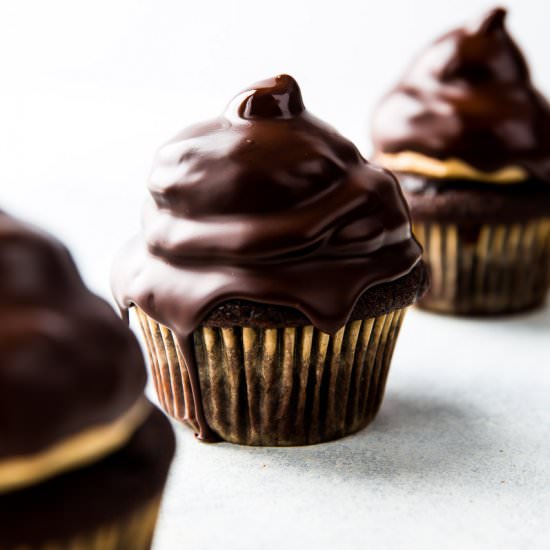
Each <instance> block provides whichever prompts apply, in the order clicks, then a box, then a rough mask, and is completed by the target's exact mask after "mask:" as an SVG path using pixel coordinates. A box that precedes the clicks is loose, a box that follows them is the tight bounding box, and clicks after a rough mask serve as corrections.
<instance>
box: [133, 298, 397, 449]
mask: <svg viewBox="0 0 550 550" xmlns="http://www.w3.org/2000/svg"><path fill="white" fill-rule="evenodd" d="M136 309H137V313H138V317H139V320H140V323H141V327H142V330H143V333H144V336H145V341H146V344H147V348H148V350H149V357H150V360H151V370H152V378H153V381H154V384H155V388H156V391H157V393H158V396H159V401H160V403H161V405H162V407H163V408H164V409H165V410H166V412H167V413H168V414H170V415H171V416H173V417H175V418H177V419H179V420H180V421H182V422H185V423H187V424H189V425H191V427H193V429H195V430H196V429H197V423H196V420H195V412H194V411H195V407H194V403H193V397H192V392H191V386H190V384H189V376H188V374H187V369H186V367H185V363H184V361H183V358H182V355H181V353H180V351H179V350H178V345H177V343H176V340H175V338H174V336H173V334H172V332H171V331H170V330H169V329H167V328H166V327H164V326H162V325H160V324H159V323H157V322H156V321H154V320H153V319H151V318H150V317H148V316H147V315H146V314H145V313H144V312H143V311H141V310H139V309H138V308H136ZM404 313H405V309H400V310H395V311H393V312H390V313H389V314H387V315H383V316H380V317H377V318H373V319H367V320H364V321H352V322H349V323H348V324H346V325H345V326H344V327H342V328H341V329H340V330H339V331H338V332H337V333H336V334H335V335H334V336H330V335H329V334H326V333H324V332H321V331H319V330H317V329H316V328H314V327H313V326H305V327H298V328H256V327H239V326H232V327H227V328H213V327H206V326H203V327H201V328H200V329H198V330H197V331H196V332H195V333H194V352H195V360H196V363H197V367H198V370H199V377H200V386H201V394H202V406H203V409H204V413H205V416H206V420H207V422H208V424H209V426H210V428H211V429H212V430H214V432H216V433H217V434H218V435H219V436H220V437H221V438H222V439H224V440H226V441H230V442H233V443H240V444H245V445H277V446H284V445H306V444H312V443H319V442H323V441H329V440H331V439H336V438H338V437H342V436H344V435H347V434H350V433H353V432H355V431H357V430H359V429H361V428H363V427H365V426H366V425H367V424H368V423H369V422H370V421H371V420H372V419H373V418H374V417H375V415H376V413H377V412H378V409H379V407H380V404H381V402H382V398H383V395H384V388H385V385H386V379H387V376H388V369H389V366H390V361H391V357H392V354H393V349H394V346H395V341H396V339H397V336H398V334H399V329H400V327H401V322H402V320H403V316H404Z"/></svg>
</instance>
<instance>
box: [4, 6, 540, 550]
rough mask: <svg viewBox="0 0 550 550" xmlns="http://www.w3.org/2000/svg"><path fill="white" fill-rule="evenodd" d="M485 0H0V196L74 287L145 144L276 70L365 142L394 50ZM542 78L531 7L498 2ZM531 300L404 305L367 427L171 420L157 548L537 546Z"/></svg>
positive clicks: (132, 192) (99, 275) (402, 52)
mask: <svg viewBox="0 0 550 550" xmlns="http://www.w3.org/2000/svg"><path fill="white" fill-rule="evenodd" d="M492 4H493V2H490V1H479V0H463V1H462V2H461V3H460V7H456V6H457V4H456V3H452V4H451V3H450V2H441V1H440V0H430V1H427V0H416V1H415V2H409V1H407V0H400V1H397V0H394V1H390V0H383V1H376V2H367V1H365V0H361V1H351V0H340V1H338V2H320V1H317V2H297V1H296V0H278V1H277V2H272V3H262V2H258V1H257V0H256V1H252V0H247V1H244V0H238V1H233V2H230V1H228V0H225V1H219V2H213V1H210V2H207V1H204V2H183V1H177V0H174V1H171V2H170V1H158V0H156V1H152V0H149V1H137V0H117V1H112V0H96V1H94V2H86V3H85V2H78V1H77V2H75V1H74V0H70V1H69V0H67V1H63V2H61V1H58V0H50V1H48V2H43V1H39V0H36V1H30V0H25V1H21V2H9V1H7V0H6V1H2V2H0V69H1V72H0V79H1V82H0V205H1V207H3V208H6V209H8V210H10V211H12V212H14V213H17V214H20V215H22V216H24V217H26V218H28V219H30V220H33V221H34V222H36V223H38V224H40V225H42V226H43V227H46V228H48V229H50V230H52V231H54V232H55V233H56V234H57V235H59V236H60V237H61V238H62V239H63V240H64V241H65V242H67V244H68V245H69V246H70V247H71V249H72V250H73V252H74V254H75V256H76V258H77V260H78V263H79V265H80V267H81V269H82V272H83V275H84V277H85V279H86V281H87V282H88V283H89V284H90V286H91V287H92V288H93V289H94V290H96V291H98V292H99V293H101V294H103V295H104V296H106V297H107V296H109V283H108V280H109V275H108V274H109V266H110V263H111V260H112V257H113V255H114V253H115V252H116V250H117V249H118V247H119V246H120V244H121V243H122V242H123V241H124V240H125V239H126V238H127V237H128V236H129V235H130V234H132V233H133V232H134V231H135V230H136V229H137V227H138V223H139V209H140V204H141V202H142V199H143V196H144V194H145V180H146V178H147V173H148V171H149V167H150V163H151V159H152V155H153V151H154V150H155V149H156V147H157V146H159V145H160V144H161V143H162V142H163V141H165V140H167V139H168V138H169V137H170V136H171V135H173V134H174V133H175V132H176V131H177V130H178V129H179V128H181V127H182V126H185V125H187V124H189V123H191V122H195V121H197V120H201V119H203V118H207V117H211V116H215V115H216V114H217V113H218V112H220V111H221V110H222V109H223V107H224V105H225V104H226V102H227V101H228V100H229V99H230V97H231V96H232V95H233V94H234V93H235V92H237V91H238V90H240V89H241V88H243V87H244V86H246V85H247V84H249V83H251V82H254V81H256V80H259V79H262V78H265V77H267V76H270V75H273V74H276V73H279V72H289V73H291V74H293V75H294V76H296V77H297V79H298V80H299V82H300V84H301V85H302V89H303V94H304V100H305V102H306V105H307V106H308V107H309V108H310V110H311V111H312V112H314V113H315V114H317V115H318V116H320V117H321V118H324V119H325V120H327V121H329V122H330V123H331V124H333V125H334V126H336V127H337V128H338V129H339V130H340V131H341V132H342V133H344V134H345V135H347V136H349V137H350V138H352V139H353V140H354V141H356V143H357V144H358V146H359V147H360V148H361V149H362V150H364V151H366V152H367V151H368V139H367V120H368V117H369V113H370V112H371V110H372V106H373V104H374V103H375V101H376V100H377V99H378V98H379V97H380V96H381V95H382V94H383V93H384V91H385V90H386V89H387V88H388V86H390V85H391V83H392V82H393V81H394V80H395V79H396V78H397V76H398V75H399V74H400V73H401V71H402V70H403V68H404V66H405V65H406V63H407V62H408V60H409V59H410V56H411V55H412V54H413V53H414V52H415V51H417V50H418V49H419V48H420V47H422V46H423V45H424V44H425V43H426V42H427V41H429V40H430V39H431V38H432V37H435V36H436V35H438V34H439V33H441V32H443V31H444V30H446V29H447V28H449V26H452V25H455V24H458V23H460V22H462V21H463V20H464V19H466V18H468V17H470V16H472V15H476V14H477V13H479V12H481V11H482V9H484V8H485V7H487V6H490V5H492ZM506 4H507V5H509V6H510V7H511V8H512V9H511V14H510V18H509V26H510V28H511V29H512V31H513V32H514V34H515V36H516V37H517V38H518V40H519V41H520V43H521V44H522V46H523V47H524V49H525V50H526V52H527V54H528V55H529V58H530V61H531V64H532V67H533V72H534V75H535V77H536V81H537V82H538V83H539V85H540V87H541V88H542V89H543V90H545V91H546V92H547V93H549V92H550V70H549V65H548V59H547V56H548V20H549V16H550V4H549V3H548V2H547V0H539V1H536V0H529V1H525V0H515V1H509V2H506ZM452 5H455V7H452ZM549 396H550V311H549V310H548V309H546V310H544V311H541V312H535V313H533V314H531V315H527V316H520V317H515V318H511V319H504V320H500V321H471V320H460V319H458V320H457V319H449V318H445V317H437V316H432V315H428V314H422V313H419V312H411V313H410V314H409V316H408V318H407V319H406V320H405V324H404V327H403V332H402V336H401V339H400V341H399V343H398V345H397V351H396V356H395V361H394V364H393V366H392V370H391V373H390V380H389V385H388V392H387V396H386V400H385V402H384V404H383V406H382V410H381V412H380V415H379V417H378V419H377V420H376V422H375V423H374V424H373V425H372V426H371V427H370V428H368V429H367V430H366V431H364V432H362V433H361V434H358V435H356V436H353V437H350V438H347V439H344V440H342V441H341V442H336V443H330V444H326V445H320V446H317V447H310V448H301V449H247V448H240V447H235V446H230V445H225V444H222V445H213V446H209V445H202V444H199V443H197V442H195V441H194V440H193V439H192V437H191V436H190V435H189V434H187V432H184V431H181V430H180V432H179V433H180V437H179V443H180V445H179V451H178V459H177V461H176V463H175V465H174V468H173V471H172V475H171V479H170V484H169V487H168V490H167V495H166V499H165V502H164V508H163V511H162V516H161V520H160V523H159V530H158V537H157V545H156V549H157V550H173V549H176V548H190V549H207V550H210V549H212V550H214V549H218V548H227V549H231V550H232V549H236V550H240V549H243V550H247V549H250V550H252V549H254V550H257V549H266V550H279V549H280V548H285V549H294V548H301V549H305V550H308V549H315V550H328V549H329V548H331V549H332V548H334V547H336V548H343V549H347V548H350V549H356V548H357V549H359V548H361V549H362V548H373V549H384V550H385V549H393V548H407V549H412V548H421V549H422V550H429V549H432V548H433V549H438V550H440V549H441V548H445V549H454V548H456V549H460V550H464V549H470V548H473V549H476V548H479V549H482V548H483V549H487V548H495V549H496V548H498V549H508V548H509V549H514V550H515V549H523V548H525V549H529V550H538V549H541V550H542V549H544V550H546V549H547V548H549V547H550V534H549V529H548V525H549V524H550V493H549V485H550V482H549V480H550V428H549V426H550V397H549Z"/></svg>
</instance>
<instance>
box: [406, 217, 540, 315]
mask: <svg viewBox="0 0 550 550" xmlns="http://www.w3.org/2000/svg"><path fill="white" fill-rule="evenodd" d="M414 232H415V234H416V236H417V238H418V240H419V241H420V243H421V244H422V245H423V247H424V260H425V261H426V263H427V264H428V267H429V269H430V273H431V278H432V286H431V289H430V290H429V292H428V294H427V295H426V296H425V297H424V299H423V300H421V302H420V303H419V306H420V307H423V308H425V309H430V310H434V311H439V312H443V313H458V314H498V313H511V312H514V311H521V310H526V309H531V308H533V307H536V306H537V305H539V304H541V303H543V302H544V300H545V298H546V294H547V292H548V288H549V286H550V219H541V220H534V221H530V222H527V223H516V224H509V225H504V224H494V225H481V226H477V227H474V228H464V227H460V226H457V225H454V224H439V223H415V224H414Z"/></svg>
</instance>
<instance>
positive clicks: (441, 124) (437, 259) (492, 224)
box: [373, 8, 550, 314]
mask: <svg viewBox="0 0 550 550" xmlns="http://www.w3.org/2000/svg"><path fill="white" fill-rule="evenodd" d="M505 15H506V12H505V10H503V9H500V8H499V9H494V10H491V11H490V12H488V13H487V14H485V15H484V16H483V17H482V18H481V19H480V20H477V21H475V22H473V23H470V24H468V25H466V26H465V27H463V28H459V29H456V30H454V31H451V32H449V33H447V34H445V35H444V36H442V37H441V38H439V39H438V40H436V41H435V42H434V43H433V44H431V45H430V46H429V47H428V48H427V50H426V51H424V52H423V53H422V54H421V55H420V56H419V57H418V58H417V59H416V61H415V62H414V63H413V65H412V67H411V68H410V69H409V70H408V71H407V72H406V74H405V76H404V77H403V79H402V80H401V82H399V84H398V85H397V86H396V87H395V88H394V89H392V90H391V91H390V92H389V93H388V94H387V95H386V96H385V98H384V99H383V100H382V102H381V104H380V105H379V106H378V109H377V111H376V113H375V117H374V124H373V138H374V145H375V149H376V156H375V158H376V160H377V162H379V163H380V164H382V165H383V166H385V167H387V168H389V169H391V170H393V171H394V172H395V173H396V175H397V177H398V179H399V180H400V182H401V185H402V187H403V189H404V192H405V195H406V198H407V200H408V202H409V205H410V208H411V215H412V219H413V226H414V231H415V234H416V235H417V237H418V238H419V240H420V241H421V243H422V244H423V246H424V254H425V255H424V258H425V259H426V262H427V263H428V265H429V267H430V269H431V275H432V287H431V290H430V292H429V293H428V295H427V296H426V298H425V299H424V300H423V301H422V302H421V305H422V306H423V307H425V308H427V309H432V310H435V311H441V312H448V313H457V314H497V313H507V312H513V311H518V310H525V309H530V308H533V307H536V306H537V305H539V304H541V303H542V302H544V300H545V298H546V295H547V291H548V287H549V286H550V105H549V104H548V102H547V101H546V99H545V98H544V97H543V96H542V95H541V94H540V93H539V92H538V91H537V90H536V88H535V87H534V86H533V84H532V82H531V80H530V75H529V69H528V67H527V64H526V61H525V59H524V57H523V55H522V53H521V52H520V50H519V49H518V47H517V45H516V43H515V42H514V40H513V39H512V38H511V37H510V35H509V34H508V32H507V30H506V28H505V25H504V19H505Z"/></svg>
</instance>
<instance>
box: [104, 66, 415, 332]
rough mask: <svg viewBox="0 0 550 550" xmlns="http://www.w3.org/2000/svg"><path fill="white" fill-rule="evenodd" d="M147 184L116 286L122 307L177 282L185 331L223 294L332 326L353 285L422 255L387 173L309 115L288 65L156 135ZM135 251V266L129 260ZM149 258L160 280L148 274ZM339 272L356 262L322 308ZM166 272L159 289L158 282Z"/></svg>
mask: <svg viewBox="0 0 550 550" xmlns="http://www.w3.org/2000/svg"><path fill="white" fill-rule="evenodd" d="M149 189H150V193H151V197H150V199H149V200H148V201H147V202H146V205H145V209H144V214H143V235H144V241H145V243H144V244H145V247H143V248H142V251H141V253H138V252H136V253H130V254H124V253H123V254H122V255H121V260H120V261H119V262H118V264H117V268H116V270H115V271H116V272H117V273H122V274H123V276H122V277H118V276H115V293H116V295H117V297H118V298H119V301H120V302H121V305H122V306H123V307H125V306H127V305H128V304H129V303H140V302H143V301H144V300H143V297H144V296H145V295H147V296H148V297H149V298H148V300H149V301H150V302H154V303H155V304H159V302H162V301H163V298H165V297H166V295H167V294H169V295H170V296H171V297H172V296H173V295H174V293H176V294H177V301H178V308H179V311H180V312H181V316H183V317H185V319H182V318H180V319H178V322H177V323H176V324H177V326H179V327H180V328H183V327H184V326H185V330H184V332H186V333H189V332H190V331H192V330H193V329H194V328H196V326H197V325H198V323H199V322H200V317H201V315H204V314H205V313H206V311H207V309H208V308H209V307H212V306H214V305H216V303H219V302H220V301H221V300H222V299H226V298H230V297H241V298H242V297H244V298H249V299H252V300H258V301H262V302H272V301H274V302H275V303H284V304H288V305H292V306H293V307H298V308H300V309H301V310H302V312H304V313H305V314H306V315H307V316H308V317H309V318H311V319H312V320H317V321H319V322H320V323H321V325H322V326H323V327H324V328H325V329H328V330H330V331H334V330H336V329H337V328H339V326H341V325H342V324H344V323H345V321H346V316H347V315H348V314H349V310H350V309H351V308H352V307H353V303H354V302H355V300H356V299H357V297H358V295H359V294H360V293H361V292H362V291H364V290H365V289H366V288H367V287H368V286H371V285H373V284H376V283H380V282H385V281H388V280H392V279H395V278H397V277H400V276H402V275H403V274H405V273H407V272H408V271H409V270H410V269H412V267H413V266H414V265H415V264H416V262H417V261H418V260H419V258H420V249H419V247H418V244H417V243H416V241H415V240H414V239H413V238H412V236H411V231H410V220H409V215H408V210H407V208H406V206H405V202H404V200H403V198H402V196H401V194H400V191H399V187H398V184H397V183H396V180H395V179H394V178H393V176H391V175H390V174H389V173H388V172H386V171H384V170H381V169H379V168H376V167H374V166H372V165H370V164H368V163H367V162H366V161H365V160H364V159H363V157H362V156H361V155H360V153H359V152H358V150H357V149H356V147H355V146H354V145H353V144H352V143H351V142H349V141H348V140H346V139H345V138H343V137H342V136H340V135H339V134H338V133H337V132H336V131H335V130H334V129H333V128H331V127H330V126H328V125H326V124H325V123H323V122H321V121H319V120H318V119H316V118H315V117H313V116H312V115H310V114H309V113H308V112H307V111H306V110H305V108H304V104H303V101H302V96H301V92H300V89H299V87H298V84H297V83H296V81H295V80H294V79H293V78H292V77H290V76H287V75H281V76H277V77H275V78H272V79H269V80H266V81H263V82H260V83H258V84H255V85H253V86H252V87H251V88H250V89H247V90H245V91H244V92H242V93H240V94H239V95H237V96H236V98H235V99H234V100H233V101H232V102H231V103H230V104H229V106H228V108H227V110H226V112H225V113H224V115H223V116H222V117H220V118H218V119H215V120H213V121H210V122H207V123H204V124H198V125H196V126H193V127H191V128H189V129H187V130H184V131H183V132H181V133H180V134H179V135H177V136H176V137H175V138H174V139H173V140H172V141H170V142H169V143H168V144H166V145H165V146H163V147H162V148H161V149H160V151H159V152H158V154H157V157H156V161H155V164H154V167H153V170H152V174H151V177H150V183H149ZM141 246H142V245H138V246H137V247H135V248H136V249H139V248H140V247H141ZM390 251H393V252H394V253H393V254H390ZM140 254H141V255H140ZM144 254H145V256H143V255H144ZM138 256H140V260H139V261H142V260H143V263H142V264H140V266H135V269H133V270H132V269H130V268H129V266H130V265H131V264H130V258H133V259H136V258H137V257H138ZM382 258H384V260H383V262H381V261H380V260H381V259H382ZM159 263H160V264H164V265H165V269H166V271H168V270H173V272H172V275H173V276H172V277H171V278H166V277H160V276H158V277H157V276H156V275H155V276H152V275H151V277H149V276H148V275H147V273H148V274H149V275H150V274H151V270H152V268H153V266H155V265H156V266H157V267H158V264H159ZM129 269H130V271H129ZM335 270H337V272H338V276H334V278H332V277H333V275H332V272H333V271H335ZM342 271H344V272H345V273H352V272H353V273H354V275H353V276H351V275H350V278H352V279H353V281H350V283H351V284H350V286H351V288H352V289H353V290H351V291H350V292H351V295H349V296H346V297H345V298H346V299H345V300H344V301H343V302H341V301H340V300H339V302H340V303H339V304H338V306H337V307H335V306H333V307H332V309H333V310H334V311H331V312H329V311H323V310H328V309H329V307H328V305H327V304H328V303H330V302H331V299H330V298H327V293H328V294H329V295H330V294H337V295H338V296H339V297H341V296H342V295H343V294H344V292H342V291H339V290H337V289H338V288H339V287H340V285H341V282H342V277H343V278H344V279H346V275H342V274H341V272H342ZM136 272H139V273H140V276H139V277H138V278H137V279H136V277H135V275H136ZM199 273H200V275H199ZM359 273H360V274H359ZM115 275H116V274H115ZM285 279H286V282H285ZM319 279H321V281H319ZM117 280H121V281H122V282H121V284H120V285H118V284H117V283H116V281H117ZM167 280H170V281H171V282H172V283H173V284H172V287H173V288H172V290H171V291H168V290H167V289H165V290H164V291H163V290H161V289H162V288H163V284H166V285H170V284H171V283H165V282H166V281H167ZM183 280H187V284H188V285H189V287H190V288H192V289H193V290H192V291H190V290H189V289H185V288H184V287H183V286H182V281H183ZM136 281H137V282H136ZM138 287H139V288H138ZM312 287H313V289H316V290H312ZM317 287H322V291H321V290H320V289H319V288H317ZM129 289H130V290H129ZM175 289H179V290H180V292H179V293H178V292H177V291H176V290H175ZM348 290H349V289H348ZM316 293H319V294H320V295H319V296H315V297H314V296H313V294H316ZM153 295H154V300H153V299H151V296H153ZM168 302H171V300H168ZM182 302H184V303H187V304H188V307H185V306H184V307H182ZM140 305H141V304H140ZM168 307H169V309H171V307H170V306H168ZM321 311H323V313H321ZM157 313H158V312H157ZM321 317H322V318H323V321H321ZM169 326H173V323H170V324H169Z"/></svg>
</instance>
